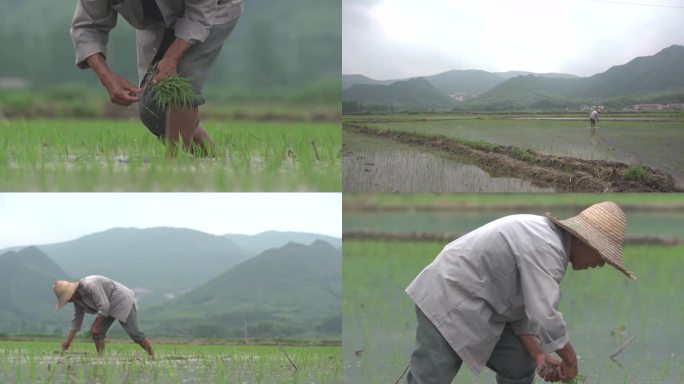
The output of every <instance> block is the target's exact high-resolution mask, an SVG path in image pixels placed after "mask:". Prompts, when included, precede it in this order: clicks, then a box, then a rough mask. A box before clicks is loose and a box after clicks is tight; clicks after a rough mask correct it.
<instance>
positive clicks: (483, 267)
mask: <svg viewBox="0 0 684 384" xmlns="http://www.w3.org/2000/svg"><path fill="white" fill-rule="evenodd" d="M626 227H627V224H626V219H625V214H624V213H623V212H622V210H621V209H620V208H619V207H618V206H617V205H616V204H615V203H612V202H604V203H599V204H594V205H592V206H591V207H589V208H587V209H585V210H584V211H582V212H581V213H580V214H579V215H577V216H575V217H572V218H570V219H567V220H558V219H556V218H554V217H552V216H550V215H549V214H547V216H546V217H544V216H536V215H512V216H506V217H503V218H501V219H498V220H495V221H493V222H491V223H489V224H486V225H484V226H482V227H480V228H478V229H476V230H474V231H472V232H470V233H468V234H466V235H464V236H462V237H460V238H458V239H457V240H455V241H453V242H452V243H450V244H448V245H447V246H446V247H445V248H444V249H443V250H442V251H441V253H440V254H439V255H438V256H437V258H435V260H434V261H433V262H432V263H431V264H430V265H428V266H427V267H425V269H423V271H422V272H420V274H419V275H418V276H417V277H416V278H415V280H413V282H412V283H411V284H410V285H409V286H408V288H407V289H406V292H407V293H408V295H409V296H410V297H411V299H412V300H413V301H414V302H415V304H416V316H417V320H418V325H417V329H416V347H415V350H414V351H413V354H412V355H411V360H410V364H409V367H410V369H409V371H408V374H407V383H421V384H427V383H430V384H432V383H434V384H439V383H443V384H448V383H451V381H452V379H453V378H454V376H456V374H457V373H458V370H459V369H460V367H461V364H462V363H463V362H465V363H466V365H467V366H468V367H469V368H470V369H471V370H472V371H473V373H475V374H479V373H480V372H481V370H482V369H483V368H484V366H485V365H486V366H487V367H488V368H490V369H492V370H493V371H495V372H496V381H497V383H499V384H506V383H509V384H513V383H515V384H527V383H532V382H533V381H534V377H535V369H536V370H537V372H538V373H539V375H540V376H541V377H542V378H544V379H545V380H548V381H558V380H570V379H572V378H573V377H575V376H576V375H577V372H578V368H577V356H576V355H575V350H574V349H573V347H572V345H571V344H570V340H569V339H568V334H567V331H566V325H565V321H564V320H563V315H562V314H561V313H560V312H559V311H558V302H559V300H560V287H559V283H560V281H561V279H562V278H563V275H564V274H565V272H566V269H567V267H568V263H571V264H572V268H573V269H575V270H581V269H587V268H590V267H591V268H593V267H597V266H598V267H601V266H603V265H604V264H605V263H608V264H610V265H612V266H613V267H615V268H617V269H618V270H619V271H621V272H622V273H624V274H625V275H627V276H629V277H632V278H634V275H633V274H632V273H631V272H629V271H628V270H627V269H626V267H625V265H624V263H623V261H622V243H623V241H624V237H625V230H626ZM553 352H555V353H556V354H557V355H558V356H559V357H560V359H557V358H556V357H554V356H552V353H553Z"/></svg>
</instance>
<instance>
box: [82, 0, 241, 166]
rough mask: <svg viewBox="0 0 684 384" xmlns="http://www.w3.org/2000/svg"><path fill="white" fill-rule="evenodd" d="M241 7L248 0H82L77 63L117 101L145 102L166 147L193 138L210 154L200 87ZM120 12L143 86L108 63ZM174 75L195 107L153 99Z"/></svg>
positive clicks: (147, 120)
mask: <svg viewBox="0 0 684 384" xmlns="http://www.w3.org/2000/svg"><path fill="white" fill-rule="evenodd" d="M242 8H243V0H196V1H190V0H177V1H163V0H77V3H76V11H75V13H74V18H73V21H72V24H71V39H72V40H73V43H74V49H75V52H76V65H77V66H78V67H79V68H81V69H85V68H88V67H90V68H92V69H93V71H95V74H96V75H97V77H98V78H99V79H100V82H101V83H102V85H104V87H105V88H107V92H109V97H110V100H111V101H112V103H114V104H119V105H124V106H127V105H130V104H132V103H135V102H137V101H140V103H139V105H138V108H139V112H140V120H141V121H142V122H143V124H145V126H146V127H147V128H148V129H149V130H150V131H151V132H152V133H153V134H155V135H156V136H157V137H159V138H162V139H165V140H166V142H167V144H168V145H169V146H172V147H173V148H175V146H176V144H177V143H178V142H179V140H182V143H183V146H184V148H186V149H193V144H194V145H195V146H196V147H197V148H199V149H200V150H201V153H207V151H208V149H209V148H211V147H212V142H211V139H210V138H209V135H207V132H206V131H205V130H204V128H203V127H202V125H201V124H200V122H199V116H198V107H199V105H200V104H203V103H204V98H203V97H202V96H201V92H202V88H203V87H204V83H205V81H206V79H207V77H208V76H209V72H210V70H211V68H212V66H213V65H214V63H215V62H216V59H217V58H218V55H219V52H220V51H221V47H222V46H223V43H224V41H225V40H226V38H227V37H228V36H229V35H230V33H231V32H232V30H233V28H234V27H235V24H236V23H237V21H238V19H239V17H240V15H241V14H242ZM117 14H118V15H121V16H122V17H123V18H124V19H126V21H127V22H128V23H129V24H130V25H131V26H133V27H134V28H135V29H136V46H137V57H138V77H139V80H140V87H137V86H135V85H133V84H131V83H129V82H128V81H127V80H126V79H123V78H121V77H119V76H118V75H116V74H115V73H114V72H112V71H111V70H110V69H109V67H108V66H107V61H106V58H107V40H108V36H109V31H110V30H111V29H112V28H114V26H115V25H116V21H117ZM174 74H178V75H180V76H183V77H186V78H188V79H189V80H190V83H191V85H192V88H193V89H194V91H195V92H196V93H197V95H198V96H199V98H198V99H197V101H196V103H195V104H196V105H194V106H192V107H191V108H180V107H169V108H167V109H160V108H159V107H158V106H157V105H156V103H155V101H154V91H153V87H154V85H155V84H156V83H157V82H159V81H160V80H161V79H163V78H165V77H167V76H169V75H174ZM150 83H151V84H150Z"/></svg>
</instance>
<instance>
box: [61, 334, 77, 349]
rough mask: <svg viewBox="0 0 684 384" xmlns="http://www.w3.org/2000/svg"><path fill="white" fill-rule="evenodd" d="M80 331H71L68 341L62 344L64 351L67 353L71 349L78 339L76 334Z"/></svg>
mask: <svg viewBox="0 0 684 384" xmlns="http://www.w3.org/2000/svg"><path fill="white" fill-rule="evenodd" d="M77 333H78V331H75V330H73V329H72V330H71V331H69V334H68V335H67V337H66V339H65V340H64V341H63V342H62V351H66V350H67V349H69V346H70V345H71V342H72V341H73V340H74V337H76V334H77Z"/></svg>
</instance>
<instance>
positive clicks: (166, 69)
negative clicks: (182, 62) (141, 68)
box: [152, 58, 178, 85]
mask: <svg viewBox="0 0 684 384" xmlns="http://www.w3.org/2000/svg"><path fill="white" fill-rule="evenodd" d="M177 66H178V62H177V61H175V60H171V59H167V58H163V59H161V60H160V61H159V63H157V73H156V74H155V76H154V78H153V79H152V84H153V85H155V84H157V83H158V82H160V81H161V80H162V79H164V78H166V77H169V76H172V75H175V74H177V72H176V67H177Z"/></svg>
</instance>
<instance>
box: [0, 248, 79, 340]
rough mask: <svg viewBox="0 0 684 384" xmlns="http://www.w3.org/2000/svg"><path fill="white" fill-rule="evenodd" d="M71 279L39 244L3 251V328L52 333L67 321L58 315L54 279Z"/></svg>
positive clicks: (0, 320)
mask: <svg viewBox="0 0 684 384" xmlns="http://www.w3.org/2000/svg"><path fill="white" fill-rule="evenodd" d="M61 279H70V277H69V275H68V274H67V273H66V272H65V271H64V269H62V267H60V266H59V265H58V264H57V263H55V262H54V261H52V260H51V259H50V258H49V257H47V255H45V254H44V253H43V252H41V251H40V250H39V249H38V248H36V247H27V248H24V249H22V250H19V251H9V252H5V253H3V254H0V332H24V333H29V332H40V333H49V332H51V329H52V328H53V327H49V326H48V325H46V324H50V325H52V326H58V323H57V321H58V320H61V321H62V322H64V321H66V319H67V318H68V316H67V317H65V316H61V317H57V316H55V310H54V308H55V296H54V295H53V293H52V282H53V281H55V280H61Z"/></svg>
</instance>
